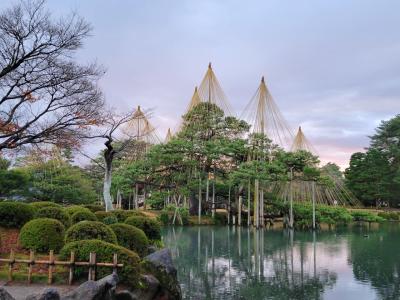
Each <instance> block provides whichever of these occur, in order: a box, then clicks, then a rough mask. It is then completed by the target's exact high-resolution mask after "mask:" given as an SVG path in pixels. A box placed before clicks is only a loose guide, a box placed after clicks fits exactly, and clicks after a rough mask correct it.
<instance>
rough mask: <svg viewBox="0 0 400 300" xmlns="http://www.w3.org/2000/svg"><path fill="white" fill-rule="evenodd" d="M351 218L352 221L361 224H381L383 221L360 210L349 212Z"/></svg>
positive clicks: (372, 214)
mask: <svg viewBox="0 0 400 300" xmlns="http://www.w3.org/2000/svg"><path fill="white" fill-rule="evenodd" d="M351 216H352V217H353V220H354V221H361V222H383V221H385V219H384V218H382V217H379V216H378V215H376V214H374V213H372V212H369V211H362V210H354V211H352V212H351Z"/></svg>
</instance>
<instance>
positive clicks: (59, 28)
mask: <svg viewBox="0 0 400 300" xmlns="http://www.w3.org/2000/svg"><path fill="white" fill-rule="evenodd" d="M44 4H45V3H44V1H35V0H27V1H21V2H19V3H18V4H16V5H14V6H13V7H11V8H9V9H7V10H5V11H4V12H3V13H1V14H0V151H1V150H4V149H15V148H21V147H22V146H24V145H38V144H41V145H42V144H56V145H62V146H66V145H67V146H69V147H71V146H73V147H75V146H78V145H79V141H80V137H81V136H82V135H84V134H85V131H86V130H88V127H90V126H91V125H95V124H97V123H99V120H100V118H101V117H100V113H101V111H100V110H101V108H102V107H103V99H102V95H101V92H100V91H99V89H98V88H97V81H98V79H99V77H100V76H101V74H102V73H103V71H102V70H101V68H99V67H98V66H97V65H96V64H95V63H93V64H89V65H80V64H77V63H76V62H75V60H74V55H75V53H76V51H77V50H78V49H79V48H81V46H82V43H83V40H84V39H85V38H86V37H88V35H89V33H90V31H91V27H90V25H89V24H88V23H87V22H85V21H84V20H83V19H82V18H80V17H78V16H77V15H75V14H71V15H70V16H69V17H67V18H63V19H60V20H57V21H55V20H53V19H52V18H51V16H50V14H49V13H48V12H47V11H46V10H45V7H44Z"/></svg>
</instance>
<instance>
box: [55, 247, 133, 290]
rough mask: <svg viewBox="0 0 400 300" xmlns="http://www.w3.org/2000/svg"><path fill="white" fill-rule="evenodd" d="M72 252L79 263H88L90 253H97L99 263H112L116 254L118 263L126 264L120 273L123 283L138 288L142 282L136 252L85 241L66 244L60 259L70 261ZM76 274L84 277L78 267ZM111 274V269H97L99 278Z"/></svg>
mask: <svg viewBox="0 0 400 300" xmlns="http://www.w3.org/2000/svg"><path fill="white" fill-rule="evenodd" d="M71 251H74V252H75V259H76V260H77V261H88V260H89V254H90V252H96V260H97V261H99V262H112V261H113V256H114V253H116V254H117V255H118V262H119V263H122V264H124V266H123V268H122V269H121V270H119V271H118V276H119V278H120V280H121V282H123V283H127V284H129V285H130V286H132V287H133V288H134V287H138V285H139V281H140V280H139V279H140V267H139V261H140V258H139V256H138V255H137V254H136V253H135V252H133V251H130V250H128V249H125V248H123V247H121V246H118V245H114V244H111V243H107V242H104V241H100V240H83V241H75V242H72V243H68V244H66V245H65V246H64V248H62V249H61V252H60V258H61V259H62V260H68V259H69V257H70V253H71ZM75 272H76V274H77V275H82V273H83V270H82V268H78V267H77V268H75ZM109 274H110V269H109V268H104V267H103V268H102V267H98V268H97V275H98V278H101V277H104V276H106V275H109Z"/></svg>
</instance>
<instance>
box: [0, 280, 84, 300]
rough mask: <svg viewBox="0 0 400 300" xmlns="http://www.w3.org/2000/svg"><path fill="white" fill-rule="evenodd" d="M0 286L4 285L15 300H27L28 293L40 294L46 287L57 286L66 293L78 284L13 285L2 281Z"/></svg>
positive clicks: (60, 291) (56, 287)
mask: <svg viewBox="0 0 400 300" xmlns="http://www.w3.org/2000/svg"><path fill="white" fill-rule="evenodd" d="M0 286H1V287H3V288H4V289H5V290H6V291H7V292H9V293H10V295H11V296H13V297H14V298H15V300H25V299H26V297H27V296H28V295H32V294H39V293H41V292H42V291H43V290H45V289H46V288H55V289H57V290H58V292H59V293H60V294H61V295H62V294H66V293H67V292H69V291H71V290H73V289H74V288H76V287H77V286H69V285H51V286H49V285H42V284H31V285H26V284H25V285H24V284H12V285H4V282H0Z"/></svg>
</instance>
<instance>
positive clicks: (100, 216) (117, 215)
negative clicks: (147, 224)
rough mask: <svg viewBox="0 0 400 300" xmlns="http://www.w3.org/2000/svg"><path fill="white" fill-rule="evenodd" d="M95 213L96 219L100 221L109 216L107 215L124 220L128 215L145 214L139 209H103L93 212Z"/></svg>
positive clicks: (119, 220) (120, 220)
mask: <svg viewBox="0 0 400 300" xmlns="http://www.w3.org/2000/svg"><path fill="white" fill-rule="evenodd" d="M95 215H96V217H97V219H98V220H99V221H101V222H103V220H104V218H106V217H109V216H114V217H115V218H117V220H118V222H125V220H126V219H127V218H129V217H133V216H145V215H144V214H143V213H142V212H141V211H138V210H121V209H117V210H113V211H109V212H105V211H97V212H95Z"/></svg>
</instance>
